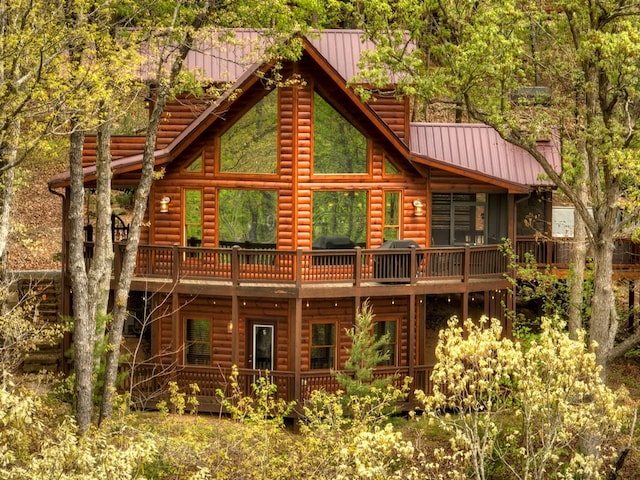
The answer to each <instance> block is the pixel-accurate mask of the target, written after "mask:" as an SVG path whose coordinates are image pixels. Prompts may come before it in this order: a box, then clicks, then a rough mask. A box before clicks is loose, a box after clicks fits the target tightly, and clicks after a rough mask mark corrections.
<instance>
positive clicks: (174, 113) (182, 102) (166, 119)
mask: <svg viewBox="0 0 640 480" xmlns="http://www.w3.org/2000/svg"><path fill="white" fill-rule="evenodd" d="M207 104H208V99H207V98H203V97H194V96H192V95H181V96H180V97H179V98H178V99H177V100H176V101H173V102H167V105H166V107H165V109H164V112H162V117H161V120H160V124H159V126H158V139H157V141H156V148H164V147H166V146H167V145H169V144H170V143H171V142H172V141H173V140H174V139H175V138H176V137H177V136H178V135H180V133H182V131H183V130H184V129H185V128H187V127H188V126H189V125H190V124H191V123H192V122H193V121H194V120H195V119H196V118H198V116H199V115H200V113H202V112H203V111H204V109H205V108H206V107H207Z"/></svg>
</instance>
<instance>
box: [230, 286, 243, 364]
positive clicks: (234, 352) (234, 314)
mask: <svg viewBox="0 0 640 480" xmlns="http://www.w3.org/2000/svg"><path fill="white" fill-rule="evenodd" d="M238 309H239V307H238V295H236V294H235V293H234V294H233V295H232V296H231V325H232V330H231V363H232V365H236V366H237V367H241V365H239V362H240V355H239V352H240V332H239V331H238V330H239V324H240V321H239V318H240V314H239V312H238Z"/></svg>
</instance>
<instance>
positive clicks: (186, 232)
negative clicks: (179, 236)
mask: <svg viewBox="0 0 640 480" xmlns="http://www.w3.org/2000/svg"><path fill="white" fill-rule="evenodd" d="M188 192H200V222H199V223H192V222H189V221H188V217H189V212H188V208H189V202H188V201H187V199H188V196H189V193H188ZM182 198H183V205H184V209H183V216H182V225H183V229H182V231H183V237H184V240H183V245H187V246H192V247H195V246H202V245H203V244H204V191H203V189H202V188H191V187H185V188H184V189H183V194H182ZM198 226H199V227H200V238H199V240H200V245H189V239H190V238H192V237H190V236H189V228H190V227H198ZM193 238H197V237H193Z"/></svg>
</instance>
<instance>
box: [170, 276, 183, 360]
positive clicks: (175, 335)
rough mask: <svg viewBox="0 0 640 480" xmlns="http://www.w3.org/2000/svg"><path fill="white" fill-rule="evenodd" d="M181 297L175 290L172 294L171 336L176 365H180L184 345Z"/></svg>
mask: <svg viewBox="0 0 640 480" xmlns="http://www.w3.org/2000/svg"><path fill="white" fill-rule="evenodd" d="M179 325H180V295H179V294H178V292H176V289H175V288H174V289H173V292H171V334H172V335H171V336H172V340H171V341H172V343H173V363H174V365H180V364H181V363H182V362H181V361H180V352H182V348H181V347H182V345H180V339H181V338H182V336H181V335H180V328H179Z"/></svg>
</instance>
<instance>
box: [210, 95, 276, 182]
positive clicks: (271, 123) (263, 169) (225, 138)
mask: <svg viewBox="0 0 640 480" xmlns="http://www.w3.org/2000/svg"><path fill="white" fill-rule="evenodd" d="M277 170H278V93H277V92H276V91H275V90H274V91H272V92H271V93H269V94H267V96H265V97H263V98H262V100H260V101H259V102H258V103H256V104H255V105H254V106H253V108H251V110H249V111H248V112H247V113H245V114H244V115H243V116H242V118H240V119H239V120H238V121H237V122H236V123H234V124H233V126H231V128H229V130H227V131H226V132H225V133H224V134H223V135H222V137H220V171H221V172H224V173H243V174H251V173H261V174H275V173H277Z"/></svg>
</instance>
